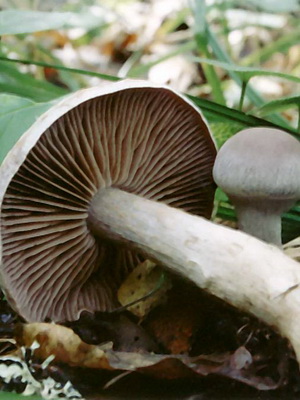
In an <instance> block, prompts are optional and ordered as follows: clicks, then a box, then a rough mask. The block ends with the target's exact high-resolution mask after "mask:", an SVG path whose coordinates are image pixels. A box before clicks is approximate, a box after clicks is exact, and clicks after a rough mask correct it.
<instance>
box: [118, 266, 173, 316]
mask: <svg viewBox="0 0 300 400" xmlns="http://www.w3.org/2000/svg"><path fill="white" fill-rule="evenodd" d="M170 286H171V283H170V281H169V279H168V278H167V275H166V274H165V272H164V271H163V269H162V268H160V267H158V266H157V265H156V264H154V263H153V262H152V261H150V260H146V261H144V262H142V263H140V264H139V265H138V266H137V267H136V268H135V269H134V270H133V271H132V272H131V274H130V275H129V276H128V277H127V278H126V280H125V281H124V282H123V284H122V285H121V287H120V288H119V290H118V300H119V302H120V303H121V304H122V306H124V307H125V306H127V305H128V304H131V303H135V302H136V303H135V304H133V305H131V306H130V307H128V308H127V309H128V310H129V311H130V312H132V313H133V314H134V315H136V316H137V317H139V318H143V317H144V316H145V315H147V314H148V313H149V311H150V310H151V309H153V308H154V307H155V306H157V305H158V304H159V303H161V302H162V301H163V299H164V295H165V293H166V292H167V290H168V289H169V288H170ZM139 299H141V300H140V301H139Z"/></svg>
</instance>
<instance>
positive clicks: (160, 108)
mask: <svg viewBox="0 0 300 400" xmlns="http://www.w3.org/2000/svg"><path fill="white" fill-rule="evenodd" d="M215 155H216V148H215V144H214V142H213V140H212V138H211V135H210V133H209V131H208V128H207V124H206V122H205V121H204V119H203V117H202V115H201V113H200V111H199V110H198V109H197V108H196V107H195V106H194V105H193V104H192V103H191V102H190V101H189V100H187V99H185V98H184V97H182V96H181V95H179V94H177V93H175V92H174V91H173V90H171V89H169V88H166V87H159V86H156V85H153V84H150V83H149V82H143V81H130V80H127V81H123V82H117V83H114V84H106V85H104V86H102V87H98V88H97V87H96V88H91V89H86V90H83V91H79V92H77V93H74V94H72V95H70V96H69V97H68V98H66V99H65V100H63V101H62V102H61V103H60V104H58V105H56V106H54V107H53V108H52V109H50V110H49V111H48V112H46V113H45V114H44V115H43V116H42V117H41V118H39V120H38V121H37V122H36V123H35V124H34V125H33V126H32V127H31V128H30V129H29V130H28V131H27V132H26V133H25V134H24V135H23V136H22V138H21V139H20V140H19V142H18V143H17V144H16V145H15V147H14V148H13V149H12V151H11V152H10V154H8V156H7V158H6V160H5V162H4V163H3V165H2V167H1V176H0V182H1V189H0V191H1V193H2V205H1V229H2V233H1V236H2V239H1V240H2V266H1V280H2V285H3V287H4V290H5V292H6V295H7V297H8V298H9V299H10V301H11V302H12V304H13V305H14V307H15V309H16V310H17V311H18V312H19V313H20V314H21V315H22V316H23V317H24V318H25V319H27V320H29V321H40V320H45V318H49V319H51V320H55V321H58V320H59V321H62V320H74V319H76V318H78V316H79V315H80V313H81V311H83V310H88V311H91V312H92V311H95V310H101V311H107V310H111V309H112V308H114V307H115V306H116V295H115V294H116V290H117V289H118V287H119V285H120V283H121V282H122V280H123V279H124V277H125V276H126V274H127V273H128V271H130V269H132V267H133V266H134V265H137V264H138V262H139V260H140V259H141V258H142V255H141V252H140V251H135V249H134V245H130V246H128V243H125V244H124V243H122V240H120V241H119V234H118V231H117V230H116V231H112V230H111V229H110V227H109V226H106V224H105V223H104V222H103V221H102V213H104V212H106V213H111V212H115V210H114V209H112V208H111V207H110V206H109V205H108V204H106V205H105V206H104V205H103V204H104V201H105V199H107V198H109V199H110V197H112V199H111V200H109V202H110V201H111V205H112V204H116V207H117V209H122V210H123V212H124V213H127V212H129V211H131V210H133V208H134V205H133V204H132V203H131V200H129V204H127V203H125V202H124V201H123V200H122V196H121V195H122V192H123V191H124V192H126V193H131V194H136V195H138V196H139V198H140V199H151V200H156V201H161V202H164V203H165V204H168V205H170V206H172V207H177V208H182V209H184V210H186V211H188V212H191V213H194V214H196V215H201V216H204V217H210V214H211V211H212V206H213V197H214V191H215V184H214V182H213V179H212V167H213V163H214V159H215ZM108 196H109V197H108ZM131 196H132V195H131ZM130 198H131V197H130ZM145 207H147V205H146V206H145ZM133 214H134V213H133ZM146 214H147V212H146V209H145V217H146V219H147V222H149V232H148V231H147V234H149V235H151V236H152V237H153V240H160V234H161V233H160V232H159V231H151V218H152V216H151V215H149V216H148V215H146ZM134 218H135V217H134V215H132V219H134ZM126 240H127V242H128V238H127V239H126ZM130 240H131V239H130Z"/></svg>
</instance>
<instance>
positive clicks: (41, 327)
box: [16, 323, 111, 369]
mask: <svg viewBox="0 0 300 400" xmlns="http://www.w3.org/2000/svg"><path fill="white" fill-rule="evenodd" d="M16 340H17V343H18V345H19V346H25V347H30V346H31V345H32V344H33V342H37V343H38V344H39V348H37V349H36V350H35V355H36V356H37V357H39V358H41V359H42V360H45V359H46V358H48V357H49V356H50V355H54V356H55V361H56V362H62V363H66V364H69V365H71V366H78V367H79V366H80V367H88V368H103V369H111V367H110V366H109V363H108V361H107V359H106V356H105V352H104V350H103V349H102V348H100V347H99V346H95V345H90V344H87V343H84V342H83V341H82V340H81V339H80V338H79V336H78V335H76V334H75V333H74V332H73V331H72V329H70V328H67V327H65V326H62V325H57V324H47V323H32V324H24V325H19V326H18V330H17V334H16Z"/></svg>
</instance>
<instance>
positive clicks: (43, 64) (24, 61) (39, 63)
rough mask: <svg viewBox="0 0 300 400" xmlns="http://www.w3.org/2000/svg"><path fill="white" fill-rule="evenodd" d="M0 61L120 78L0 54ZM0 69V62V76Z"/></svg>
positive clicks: (112, 78) (111, 78) (114, 77)
mask: <svg viewBox="0 0 300 400" xmlns="http://www.w3.org/2000/svg"><path fill="white" fill-rule="evenodd" d="M0 61H4V62H7V63H19V64H25V65H37V66H39V67H50V68H54V69H58V70H61V71H67V72H70V73H75V74H81V75H87V76H96V77H97V78H100V79H105V80H108V81H118V80H120V79H121V78H119V77H117V76H113V75H107V74H101V73H99V72H93V71H87V70H85V69H79V68H69V67H64V66H63V65H59V64H50V63H46V62H43V61H34V60H22V59H15V58H7V57H3V56H1V55H0ZM1 69H2V63H0V76H1ZM20 74H21V73H20ZM21 75H24V74H21ZM38 82H40V81H38ZM42 82H43V83H45V84H48V85H50V83H48V82H44V81H42ZM51 86H52V87H53V86H54V85H51ZM54 88H56V89H57V90H63V89H61V88H57V86H54ZM60 95H61V94H60Z"/></svg>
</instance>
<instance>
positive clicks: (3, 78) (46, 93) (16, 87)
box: [0, 58, 68, 102]
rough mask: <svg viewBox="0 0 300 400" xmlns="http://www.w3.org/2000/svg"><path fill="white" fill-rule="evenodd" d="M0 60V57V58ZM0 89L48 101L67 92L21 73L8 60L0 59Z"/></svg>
mask: <svg viewBox="0 0 300 400" xmlns="http://www.w3.org/2000/svg"><path fill="white" fill-rule="evenodd" d="M0 60H1V58H0ZM0 91H1V92H6V93H11V94H16V95H18V96H22V97H27V98H29V99H32V100H34V101H41V102H44V101H49V100H52V99H55V98H56V97H59V96H63V95H65V94H66V93H68V91H67V90H65V89H62V88H60V87H58V86H55V85H52V83H49V82H47V81H40V80H38V79H35V78H33V77H32V76H30V75H28V74H24V73H21V72H20V71H18V69H17V68H16V67H14V66H13V65H12V64H11V65H10V64H9V63H8V62H5V61H0Z"/></svg>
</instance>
